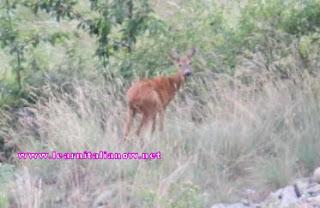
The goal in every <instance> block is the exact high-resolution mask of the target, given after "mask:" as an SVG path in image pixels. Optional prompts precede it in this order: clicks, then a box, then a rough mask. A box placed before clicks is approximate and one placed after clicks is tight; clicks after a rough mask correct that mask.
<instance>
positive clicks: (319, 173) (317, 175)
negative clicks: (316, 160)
mask: <svg viewBox="0 0 320 208" xmlns="http://www.w3.org/2000/svg"><path fill="white" fill-rule="evenodd" d="M312 179H313V181H314V182H316V183H320V167H319V168H317V169H315V171H314V173H313V176H312Z"/></svg>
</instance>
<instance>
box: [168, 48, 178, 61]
mask: <svg viewBox="0 0 320 208" xmlns="http://www.w3.org/2000/svg"><path fill="white" fill-rule="evenodd" d="M169 56H170V58H171V59H172V60H173V61H177V60H178V59H179V54H178V51H177V49H172V50H171V52H170V53H169Z"/></svg>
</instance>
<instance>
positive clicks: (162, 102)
mask: <svg viewBox="0 0 320 208" xmlns="http://www.w3.org/2000/svg"><path fill="white" fill-rule="evenodd" d="M171 88H172V87H171V84H170V80H169V78H168V77H157V78H154V79H150V80H141V81H138V82H135V83H134V84H133V85H132V86H131V87H130V88H129V90H128V91H127V99H128V103H129V106H130V107H132V108H135V109H136V110H138V111H156V110H157V109H158V108H160V107H164V106H166V105H167V103H168V102H169V101H170V100H171V97H172V95H171V94H172V92H171V91H172V89H171Z"/></svg>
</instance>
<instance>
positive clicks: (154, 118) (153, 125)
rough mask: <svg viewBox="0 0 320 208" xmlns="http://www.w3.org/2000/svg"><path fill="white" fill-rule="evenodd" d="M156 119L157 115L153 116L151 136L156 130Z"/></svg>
mask: <svg viewBox="0 0 320 208" xmlns="http://www.w3.org/2000/svg"><path fill="white" fill-rule="evenodd" d="M156 118H157V114H154V115H153V117H152V128H151V134H153V132H154V130H155V129H156Z"/></svg>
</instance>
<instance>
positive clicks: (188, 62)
mask: <svg viewBox="0 0 320 208" xmlns="http://www.w3.org/2000/svg"><path fill="white" fill-rule="evenodd" d="M195 52H196V49H195V48H192V49H190V50H189V51H188V52H187V53H186V55H183V56H180V55H179V54H178V52H177V51H176V50H175V49H173V50H172V52H171V54H170V57H171V59H172V61H173V62H174V63H175V65H176V66H177V68H178V71H179V72H180V73H182V74H183V76H185V77H188V76H190V75H191V74H192V57H193V55H194V54H195Z"/></svg>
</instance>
